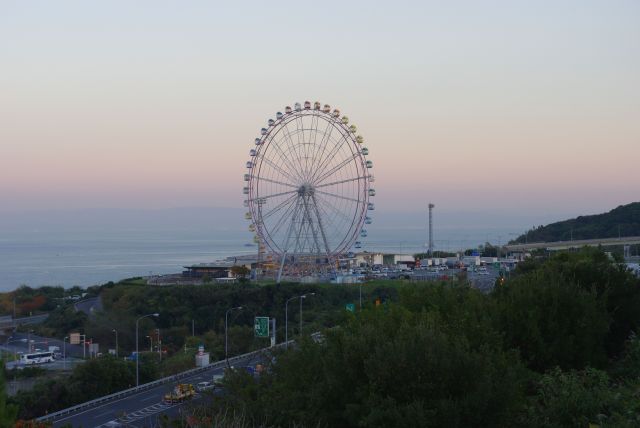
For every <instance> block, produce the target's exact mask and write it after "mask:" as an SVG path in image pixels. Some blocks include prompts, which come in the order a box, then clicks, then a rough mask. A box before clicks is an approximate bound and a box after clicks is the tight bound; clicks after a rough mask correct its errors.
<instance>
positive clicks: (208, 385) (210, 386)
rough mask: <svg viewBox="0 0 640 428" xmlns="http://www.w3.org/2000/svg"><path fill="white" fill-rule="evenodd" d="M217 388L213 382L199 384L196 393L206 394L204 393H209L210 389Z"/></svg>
mask: <svg viewBox="0 0 640 428" xmlns="http://www.w3.org/2000/svg"><path fill="white" fill-rule="evenodd" d="M215 387H216V385H215V384H214V383H213V381H212V382H207V381H204V382H198V384H197V385H196V391H198V392H204V391H208V390H210V389H214V388H215Z"/></svg>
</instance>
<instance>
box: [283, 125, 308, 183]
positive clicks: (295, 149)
mask: <svg viewBox="0 0 640 428" xmlns="http://www.w3.org/2000/svg"><path fill="white" fill-rule="evenodd" d="M295 121H296V139H297V140H298V144H296V143H295V142H294V141H293V137H292V136H291V131H290V130H289V122H287V123H285V124H284V127H283V129H282V133H283V134H284V136H285V137H287V139H288V140H289V143H290V144H289V145H288V146H289V149H290V152H291V153H292V154H293V155H295V158H296V159H297V162H292V164H293V165H294V170H295V171H296V174H297V175H298V177H299V178H300V181H304V180H305V177H304V174H303V171H302V156H301V155H300V150H299V149H298V147H299V146H300V127H299V126H298V118H296V119H295ZM303 138H304V135H303ZM296 164H297V165H298V166H297V167H295V165H296Z"/></svg>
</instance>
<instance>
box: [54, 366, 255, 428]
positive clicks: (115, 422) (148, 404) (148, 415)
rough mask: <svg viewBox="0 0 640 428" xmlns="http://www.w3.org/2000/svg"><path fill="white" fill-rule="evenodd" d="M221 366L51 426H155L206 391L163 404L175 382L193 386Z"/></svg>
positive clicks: (62, 420)
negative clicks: (165, 416)
mask: <svg viewBox="0 0 640 428" xmlns="http://www.w3.org/2000/svg"><path fill="white" fill-rule="evenodd" d="M259 362H260V357H259V356H256V355H253V356H248V357H246V358H245V359H241V360H239V361H236V362H235V366H237V367H241V366H255V365H256V364H258V363H259ZM223 371H224V369H223V368H222V367H220V366H219V365H216V366H215V367H212V368H211V369H209V370H205V371H202V372H199V373H196V374H193V375H191V376H188V377H184V378H182V379H180V381H177V382H169V383H165V384H163V385H158V386H156V387H153V388H150V389H147V390H144V391H140V392H138V393H134V394H131V395H128V396H126V397H123V398H120V399H114V400H113V401H108V402H106V403H104V404H101V405H98V406H96V407H93V408H90V409H87V410H84V411H80V412H77V413H74V414H72V415H66V416H61V417H59V418H56V419H54V420H53V421H51V422H53V428H57V427H62V426H65V425H67V426H69V425H70V426H72V427H80V426H81V427H83V428H92V427H116V426H125V425H126V426H127V427H145V426H158V424H157V423H156V419H157V418H158V416H160V415H162V414H166V415H168V416H170V417H176V416H178V415H179V414H180V411H181V409H182V407H183V406H185V405H187V404H188V403H192V404H193V403H199V402H200V403H202V402H203V400H204V399H205V398H208V396H209V394H208V393H205V394H200V393H198V395H196V397H194V398H193V399H192V400H190V401H187V402H184V403H179V404H165V403H163V402H162V397H163V396H164V394H166V393H167V392H169V391H171V390H172V389H173V387H174V386H175V385H176V383H191V384H193V385H194V386H195V385H196V384H197V383H198V382H203V381H212V380H213V376H214V375H218V374H222V373H223Z"/></svg>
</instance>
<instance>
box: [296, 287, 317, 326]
mask: <svg viewBox="0 0 640 428" xmlns="http://www.w3.org/2000/svg"><path fill="white" fill-rule="evenodd" d="M315 295H316V293H309V294H304V295H302V296H300V336H302V299H306V298H307V296H315Z"/></svg>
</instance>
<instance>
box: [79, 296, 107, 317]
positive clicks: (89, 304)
mask: <svg viewBox="0 0 640 428" xmlns="http://www.w3.org/2000/svg"><path fill="white" fill-rule="evenodd" d="M73 307H74V308H75V309H76V311H78V312H84V313H85V314H87V315H89V316H90V317H93V315H94V312H95V311H101V310H102V299H101V298H100V296H98V297H91V298H89V299H85V300H80V301H79V302H76V303H75V304H74V305H73Z"/></svg>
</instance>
